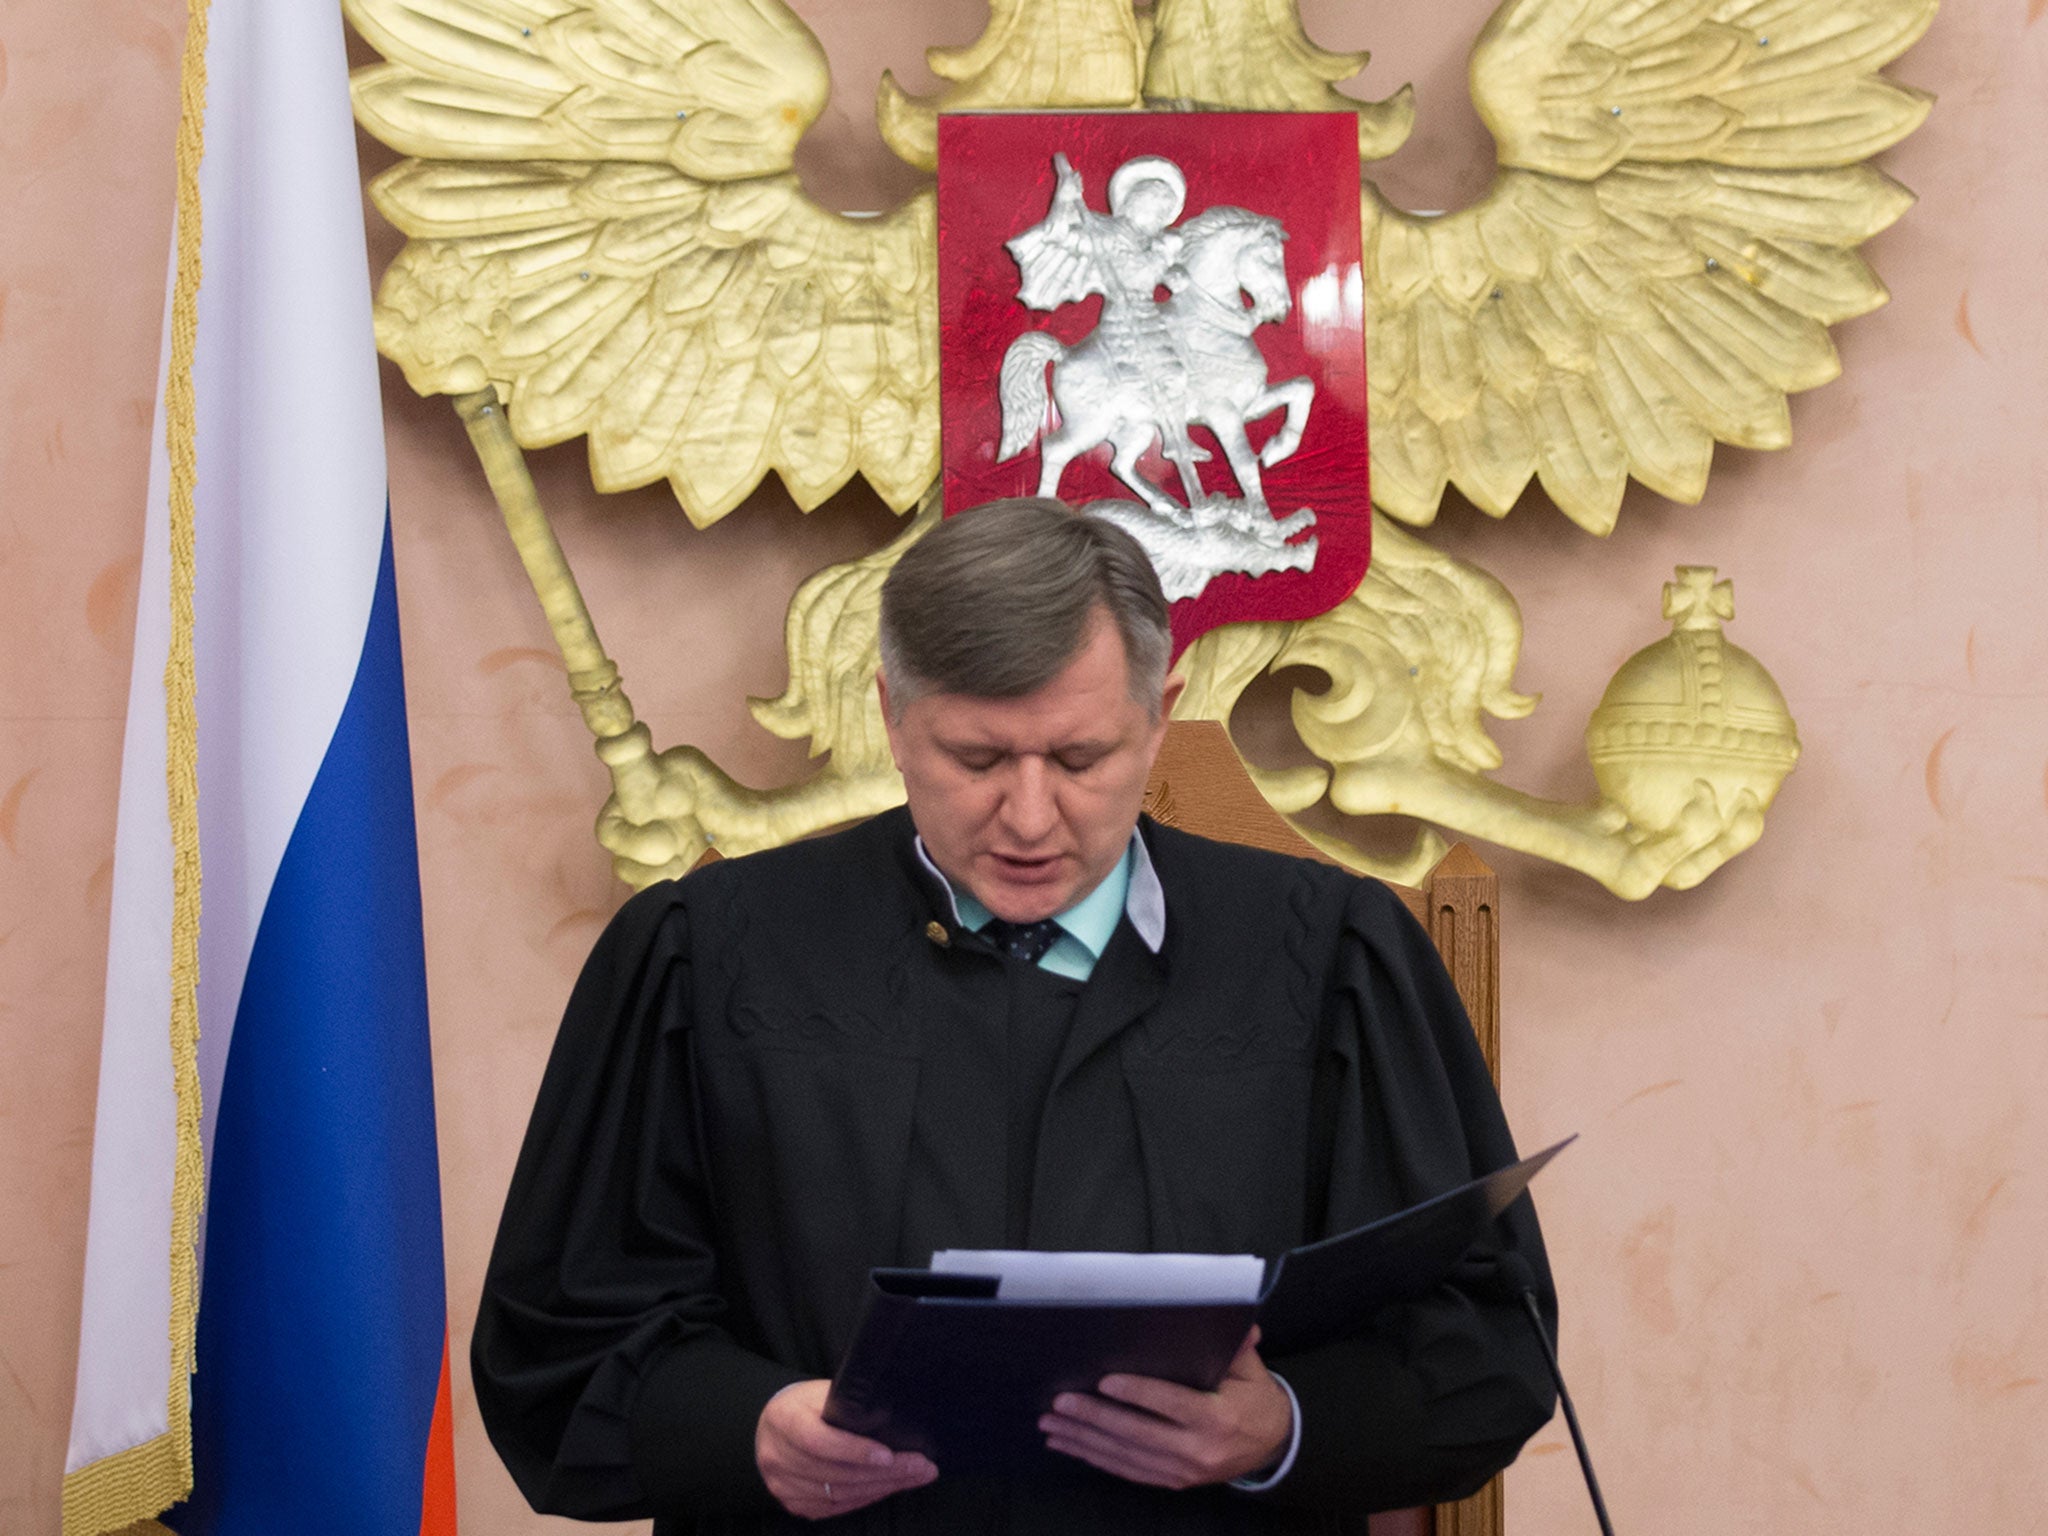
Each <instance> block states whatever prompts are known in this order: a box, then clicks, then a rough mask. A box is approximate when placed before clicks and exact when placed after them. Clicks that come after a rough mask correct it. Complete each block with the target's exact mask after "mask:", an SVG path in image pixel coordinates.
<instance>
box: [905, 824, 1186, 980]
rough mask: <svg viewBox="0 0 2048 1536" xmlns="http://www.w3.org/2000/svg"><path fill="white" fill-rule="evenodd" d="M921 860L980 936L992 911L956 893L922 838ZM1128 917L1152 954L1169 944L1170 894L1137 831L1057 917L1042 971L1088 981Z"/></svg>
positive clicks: (963, 922) (964, 922)
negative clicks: (1113, 861) (1113, 863)
mask: <svg viewBox="0 0 2048 1536" xmlns="http://www.w3.org/2000/svg"><path fill="white" fill-rule="evenodd" d="M916 846H917V857H918V859H919V861H920V862H921V863H922V864H923V865H924V867H925V868H926V869H928V870H930V871H931V872H932V874H933V875H935V876H937V878H938V881H939V884H940V886H941V887H943V888H944V890H945V892H946V894H947V896H948V897H949V898H951V900H952V903H953V916H954V919H955V920H956V921H957V922H958V923H959V925H960V926H961V927H962V928H965V929H967V930H969V931H970V932H979V931H980V930H981V929H982V927H983V926H984V925H986V924H987V923H988V922H989V921H990V919H991V918H993V917H994V915H995V914H994V913H992V912H990V911H989V909H988V908H987V907H985V906H983V905H982V904H981V903H980V902H978V901H976V900H975V899H974V897H973V895H972V894H971V893H969V892H967V891H962V890H956V889H954V886H953V882H952V881H950V880H948V879H947V878H946V877H945V875H944V874H942V873H940V870H939V867H938V866H937V865H936V864H934V863H932V861H931V856H930V855H929V854H928V853H926V852H925V847H924V839H923V838H921V837H920V838H918V839H917V843H916ZM1126 915H1128V916H1129V917H1130V919H1131V926H1132V927H1133V928H1135V929H1136V930H1137V933H1138V937H1139V938H1140V939H1142V940H1143V941H1144V943H1145V947H1146V948H1147V949H1150V950H1151V951H1152V952H1153V953H1154V954H1157V953H1158V952H1159V949H1160V947H1161V945H1163V944H1164V943H1165V942H1166V893H1165V892H1164V891H1163V890H1162V889H1161V888H1160V884H1159V875H1158V873H1157V871H1155V870H1154V869H1153V868H1152V856H1151V854H1150V853H1149V852H1148V851H1147V850H1146V848H1145V839H1144V838H1142V837H1140V836H1139V835H1138V833H1137V831H1136V829H1133V830H1132V832H1131V843H1130V846H1129V847H1128V848H1126V849H1125V850H1124V856H1123V857H1122V858H1121V859H1119V860H1118V861H1117V864H1116V867H1115V868H1114V869H1112V870H1111V871H1110V872H1109V873H1108V874H1107V875H1105V876H1103V878H1102V881H1101V883H1100V884H1098V885H1097V886H1096V887H1095V889H1094V890H1092V891H1090V892H1089V893H1088V894H1087V895H1086V896H1083V897H1082V898H1081V899H1080V900H1079V901H1077V902H1075V903H1074V904H1073V905H1072V906H1071V907H1068V908H1067V909H1066V911H1064V912H1058V913H1055V914H1054V915H1053V921H1054V922H1056V923H1058V924H1059V925H1060V937H1059V940H1058V942H1056V943H1055V944H1054V945H1053V946H1052V948H1051V949H1049V950H1047V951H1046V952H1045V957H1044V958H1043V959H1042V960H1040V961H1039V962H1038V963H1039V966H1040V967H1041V968H1042V969H1045V970H1048V971H1052V972H1054V973H1056V974H1058V975H1061V976H1068V977H1072V978H1073V979H1074V980H1076V981H1086V980H1087V979H1088V977H1089V975H1090V974H1091V973H1092V972H1093V971H1094V969H1095V962H1096V961H1097V960H1100V959H1101V958H1102V952H1103V951H1104V950H1105V949H1107V948H1109V940H1110V936H1111V935H1112V934H1114V933H1115V932H1116V925H1117V923H1118V921H1119V920H1120V919H1122V918H1123V917H1125V916H1126Z"/></svg>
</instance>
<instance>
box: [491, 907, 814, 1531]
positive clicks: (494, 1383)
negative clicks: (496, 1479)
mask: <svg viewBox="0 0 2048 1536" xmlns="http://www.w3.org/2000/svg"><path fill="white" fill-rule="evenodd" d="M695 878H701V877H695ZM689 922H690V917H689V913H688V910H687V909H686V907H685V904H684V902H683V900H682V897H681V895H680V894H679V888H678V887H677V886H675V885H672V884H668V885H659V886H655V887H653V888H651V889H649V890H647V891H644V892H642V893H641V894H640V895H638V896H636V897H634V898H633V899H632V900H631V901H629V902H628V903H627V904H626V906H625V907H624V908H622V909H621V910H620V912H619V914H618V916H617V917H616V918H614V919H613V921H612V923H611V925H610V926H609V927H608V928H607V929H606V931H605V933H604V935H603V937H602V938H601V939H600V940H599V941H598V944H597V947H596V948H595V949H594V950H593V951H592V953H591V956H590V959H589V961H588V962H586V964H585V966H584V969H583V974H582V976H581V978H580V979H579V980H578V981H577V983H576V988H575V990H574V992H573V993H572V994H571V997H570V1000H569V1005H568V1009H567V1011H566V1013H565V1015H564V1017H563V1020H562V1028H561V1033H560V1034H559V1035H558V1036H557V1037H556V1041H555V1047H554V1051H553V1054H552V1055H551V1056H550V1058H549V1061H548V1067H547V1072H546V1075H545V1077H544V1078H543V1079H542V1082H541V1087H540V1093H539V1095H538V1097H537V1099H536V1102H535V1105H534V1111H533V1118H532V1120H531V1122H530V1123H529V1125H528V1127H527V1132H526V1141H525V1144H524V1146H523V1147H522V1148H521V1150H520V1154H519V1161H518V1164H517V1166H516V1168H515V1170H514V1172H513V1175H512V1187H511V1190H510V1192H509V1193H508V1195H507V1197H506V1201H505V1212H504V1216H503V1218H502V1219H501V1221H500V1223H499V1227H498V1237H497V1242H496V1244H495V1245H494V1247H493V1249H492V1252H491V1260H490V1266H489V1268H488V1270H487V1271H486V1274H485V1278H484V1294H483V1302H482V1306H481V1308H480V1309H479V1312H478V1315H477V1324H476V1333H475V1337H474V1339H473V1341H472V1345H471V1350H470V1367H471V1371H472V1374H473V1376H474V1379H475V1383H476V1394H477V1403H478V1406H479V1408H480V1409H481V1410H482V1414H483V1419H484V1424H485V1427H486V1428H487V1429H488V1430H489V1432H490V1437H491V1443H492V1444H493V1445H494V1446H495V1447H496V1448H497V1450H498V1453H499V1455H500V1456H501V1457H503V1459H504V1461H505V1465H506V1467H507V1468H508V1469H509V1470H510V1471H511V1473H512V1476H513V1479H514V1481H516V1482H517V1483H518V1485H519V1488H520V1491H521V1492H522V1493H524V1494H525V1495H526V1497H527V1500H528V1502H529V1503H531V1504H532V1505H533V1507H534V1508H535V1509H537V1510H541V1511H543V1512H547V1513H554V1514H565V1515H574V1516H580V1517H582V1518H585V1519H603V1520H618V1519H629V1518H638V1517H645V1516H648V1515H653V1514H675V1513H677V1512H679V1511H680V1510H684V1509H700V1510H713V1509H730V1510H739V1509H747V1508H755V1507H763V1508H765V1507H766V1505H767V1500H768V1494H767V1490H766V1488H765V1487H764V1486H763V1484H762V1482H761V1479H760V1475H759V1473H758V1471H757V1470H756V1468H755V1464H754V1426H755V1422H756V1420H757V1419H758V1418H759V1416H760V1412H761V1409H762V1407H763V1406H764V1405H765V1404H766V1402H767V1400H768V1399H769V1398H770V1397H771V1396H773V1395H774V1394H775V1393H776V1392H777V1391H779V1390H781V1388H783V1387H784V1386H786V1385H788V1384H789V1383H790V1382H793V1381H796V1380H799V1379H801V1378H802V1376H803V1375H804V1374H805V1373H803V1372H801V1371H796V1370H792V1369H790V1368H788V1367H786V1366H783V1365H780V1364H778V1363H776V1362H775V1361H772V1360H769V1359H767V1358H765V1357H763V1356H762V1355H761V1354H759V1353H757V1352H755V1351H754V1350H751V1349H749V1348H747V1347H746V1346H745V1344H744V1343H743V1342H741V1340H740V1339H738V1338H736V1337H735V1336H734V1333H733V1332H732V1331H729V1324H730V1322H731V1319H730V1318H729V1317H728V1314H727V1307H726V1303H725V1301H724V1299H723V1297H722V1295H721V1293H720V1288H719V1273H718V1255H717V1253H716V1250H715V1245H714V1242H713V1236H712V1232H713V1227H712V1220H711V1192H710V1190H709V1188H708V1187H707V1178H706V1170H705V1163H704V1160H703V1158H702V1156H701V1143H700V1139H699V1134H698V1133H699V1125H698V1117H697V1114H696V1106H697V1090H696V1082H695V1078H694V1073H693V1069H692V1052H691V1022H692V1021H691V1018H690V1009H691V997H692V987H691V975H690V949H689V944H688V928H689Z"/></svg>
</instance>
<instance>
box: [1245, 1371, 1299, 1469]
mask: <svg viewBox="0 0 2048 1536" xmlns="http://www.w3.org/2000/svg"><path fill="white" fill-rule="evenodd" d="M1273 1379H1274V1380H1275V1381H1277V1382H1279V1383H1280V1390H1281V1391H1282V1392H1285V1393H1286V1394H1287V1410H1288V1412H1289V1413H1290V1414H1291V1415H1292V1416H1293V1421H1294V1427H1293V1428H1292V1429H1290V1430H1289V1431H1288V1432H1287V1454H1286V1455H1285V1456H1282V1457H1281V1458H1280V1465H1279V1466H1277V1467H1275V1468H1274V1469H1273V1470H1272V1471H1271V1472H1269V1473H1267V1474H1266V1475H1265V1476H1264V1477H1251V1476H1247V1477H1233V1478H1232V1479H1231V1480H1230V1486H1231V1487H1233V1488H1235V1489H1237V1490H1238V1491H1239V1492H1240V1493H1264V1492H1265V1491H1266V1490H1267V1489H1269V1488H1277V1487H1278V1486H1279V1485H1280V1480H1281V1479H1282V1478H1284V1477H1286V1476H1287V1474H1288V1473H1290V1472H1292V1471H1293V1470H1294V1458H1295V1456H1296V1454H1297V1453H1299V1452H1300V1450H1301V1399H1300V1398H1298V1397H1296V1396H1295V1395H1294V1388H1292V1387H1290V1386H1289V1385H1287V1378H1286V1377H1285V1376H1278V1375H1276V1376H1274V1378H1273Z"/></svg>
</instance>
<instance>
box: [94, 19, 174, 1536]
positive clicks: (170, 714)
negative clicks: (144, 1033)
mask: <svg viewBox="0 0 2048 1536" xmlns="http://www.w3.org/2000/svg"><path fill="white" fill-rule="evenodd" d="M208 5H209V0H191V8H190V12H189V14H188V17H187V20H186V25H185V54H184V60H183V65H182V68H181V70H180V72H179V80H178V143H177V167H178V171H177V174H178V180H177V273H176V277H175V279H174V281H173V283H172V288H171V325H170V332H171V360H170V367H169V369H168V371H167V374H166V378H165V385H164V418H165V427H164V436H165V440H166V446H167V448H168V449H169V452H170V465H171V484H170V503H171V505H170V519H171V645H170V658H169V660H168V661H167V662H166V663H165V666H164V696H165V704H166V709H165V721H166V732H167V735H168V738H169V740H168V753H167V773H166V777H167V780H168V784H167V788H168V790H169V797H170V820H171V850H172V863H171V870H172V885H171V888H172V898H171V900H172V905H171V974H170V983H171V1017H170V1029H171V1076H172V1083H173V1086H174V1088H175V1090H176V1093H177V1105H178V1126H177V1153H176V1158H177V1160H176V1164H175V1167H174V1170H173V1174H172V1180H171V1251H170V1256H169V1257H170V1276H171V1372H170V1381H169V1382H168V1384H167V1386H166V1398H167V1402H168V1405H169V1415H170V1417H169V1424H170V1428H169V1430H168V1431H166V1432H165V1433H164V1434H162V1435H159V1436H157V1437H156V1438H155V1439H153V1440H148V1441H145V1442H144V1443H142V1444H141V1445H137V1446H133V1447H130V1448H129V1449H127V1450H125V1451H121V1452H118V1453H116V1454H114V1455H112V1456H103V1457H101V1458H100V1459H99V1460H98V1461H95V1462H91V1463H89V1464H87V1465H86V1466H83V1467H80V1468H79V1469H78V1470H77V1471H75V1472H71V1473H67V1474H66V1475H65V1478H64V1536H104V1533H107V1532H119V1533H120V1536H144V1533H149V1536H155V1533H159V1532H162V1533H163V1536H169V1533H168V1532H165V1531H164V1528H163V1527H162V1526H160V1525H158V1524H157V1523H156V1521H155V1520H154V1519H152V1518H150V1517H152V1516H155V1515H158V1514H161V1513H162V1512H163V1511H164V1510H166V1509H168V1508H170V1507H171V1505H173V1504H175V1503H177V1502H178V1500H180V1499H182V1498H183V1497H185V1495H186V1494H188V1493H190V1492H191V1491H192V1400H191V1376H192V1363H193V1362H192V1355H193V1339H194V1335H195V1333H196V1330H197V1325H198V1320H199V1260H198V1249H197V1242H198V1236H199V1208H200V1204H201V1201H202V1200H203V1199H204V1196H205V1176H206V1169H205V1159H204V1155H203V1153H202V1151H201V1148H200V1141H199V998H198V982H199V733H198V715H197V708H196V702H195V674H194V669H193V660H192V588H193V566H194V553H193V551H194V543H193V512H192V507H193V501H192V493H193V485H194V482H195V479H196V474H197V467H198V451H197V446H196V443H195V429H196V412H195V409H194V399H193V393H192V354H193V344H194V341H195V339H196V338H197V335H198V330H199V238H200V207H199V162H200V159H201V157H202V155H203V154H204V151H205V135H206V22H207V10H208Z"/></svg>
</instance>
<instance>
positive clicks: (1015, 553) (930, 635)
mask: <svg viewBox="0 0 2048 1536" xmlns="http://www.w3.org/2000/svg"><path fill="white" fill-rule="evenodd" d="M1097 609H1103V610H1106V611H1107V612H1108V614H1109V617H1110V621H1111V622H1112V623H1114V624H1115V625H1116V628H1117V633H1118V634H1119V635H1121V636H1122V637H1123V643H1124V662H1125V665H1126V667H1127V669H1128V672H1129V679H1130V690H1131V697H1132V698H1133V699H1135V700H1137V701H1138V702H1139V703H1140V704H1143V705H1145V706H1146V707H1147V708H1149V709H1151V710H1153V711H1155V712H1156V711H1157V710H1158V708H1159V702H1160V696H1161V694H1162V692H1163V691H1164V689H1165V687H1166V667H1167V662H1168V661H1169V659H1170V658H1171V656H1172V652H1173V635H1172V631H1171V629H1170V628H1169V626H1168V617H1167V605H1166V594H1165V593H1164V592H1162V591H1161V590H1160V588H1159V577H1158V575H1157V573H1156V572H1154V571H1153V569H1152V562H1151V560H1150V559H1149V558H1148V557H1147V556H1146V554H1145V551H1144V548H1143V546H1141V545H1140V544H1139V543H1138V541H1137V540H1136V539H1134V538H1132V537H1131V536H1130V535H1129V534H1127V533H1125V532H1124V531H1123V530H1122V529H1121V528H1116V527H1112V526H1111V525H1110V524H1108V523H1106V522H1103V521H1102V520H1100V519H1099V518H1093V517H1089V516H1088V515H1086V514H1085V513H1081V512H1074V511H1071V510H1069V509H1068V508H1067V507H1066V506H1065V505H1064V504H1062V503H1060V502H1057V501H1052V500H1048V499H1045V498H1041V497H1022V496H1020V497H1013V498H1011V499H1008V500H1004V501H990V502H984V503H983V504H982V505H981V506H978V507H970V508H968V509H967V510H966V511H964V512H961V513H959V514H957V515H956V516H953V517H949V518H946V519H944V520H943V521H942V522H940V524H939V525H938V526H937V527H936V528H934V529H932V531H931V532H930V533H927V534H926V535H925V536H924V537H923V538H921V539H919V540H918V541H917V542H916V543H915V544H913V545H911V546H910V548H909V549H907V550H905V551H904V552H903V558H902V559H900V560H898V561H897V562H896V567H895V569H894V570H892V571H890V573H889V576H888V579H887V580H886V581H884V582H883V583H882V675H883V677H884V678H886V679H887V680H888V684H889V697H890V700H891V708H892V709H895V708H900V707H901V706H902V705H904V704H906V703H908V702H909V701H910V700H912V699H914V698H916V697H918V696H919V695H921V694H926V693H959V694H966V695H969V696H971V697H974V698H983V699H1009V698H1018V697H1021V696H1022V695H1024V694H1027V693H1033V692H1035V691H1037V690H1038V689H1040V688H1042V687H1044V686H1045V685H1046V684H1047V683H1049V682H1051V681H1052V680H1053V679H1054V678H1055V677H1057V676H1058V675H1059V674H1060V672H1061V671H1062V670H1064V669H1065V667H1066V665H1067V663H1068V662H1070V661H1072V660H1073V658H1074V656H1075V654H1076V653H1077V652H1078V651H1079V650H1080V649H1081V646H1082V644H1083V643H1084V642H1085V641H1086V639H1087V634H1088V625H1089V622H1090V620H1091V618H1092V616H1093V615H1094V614H1095V612H1096V610H1097Z"/></svg>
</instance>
